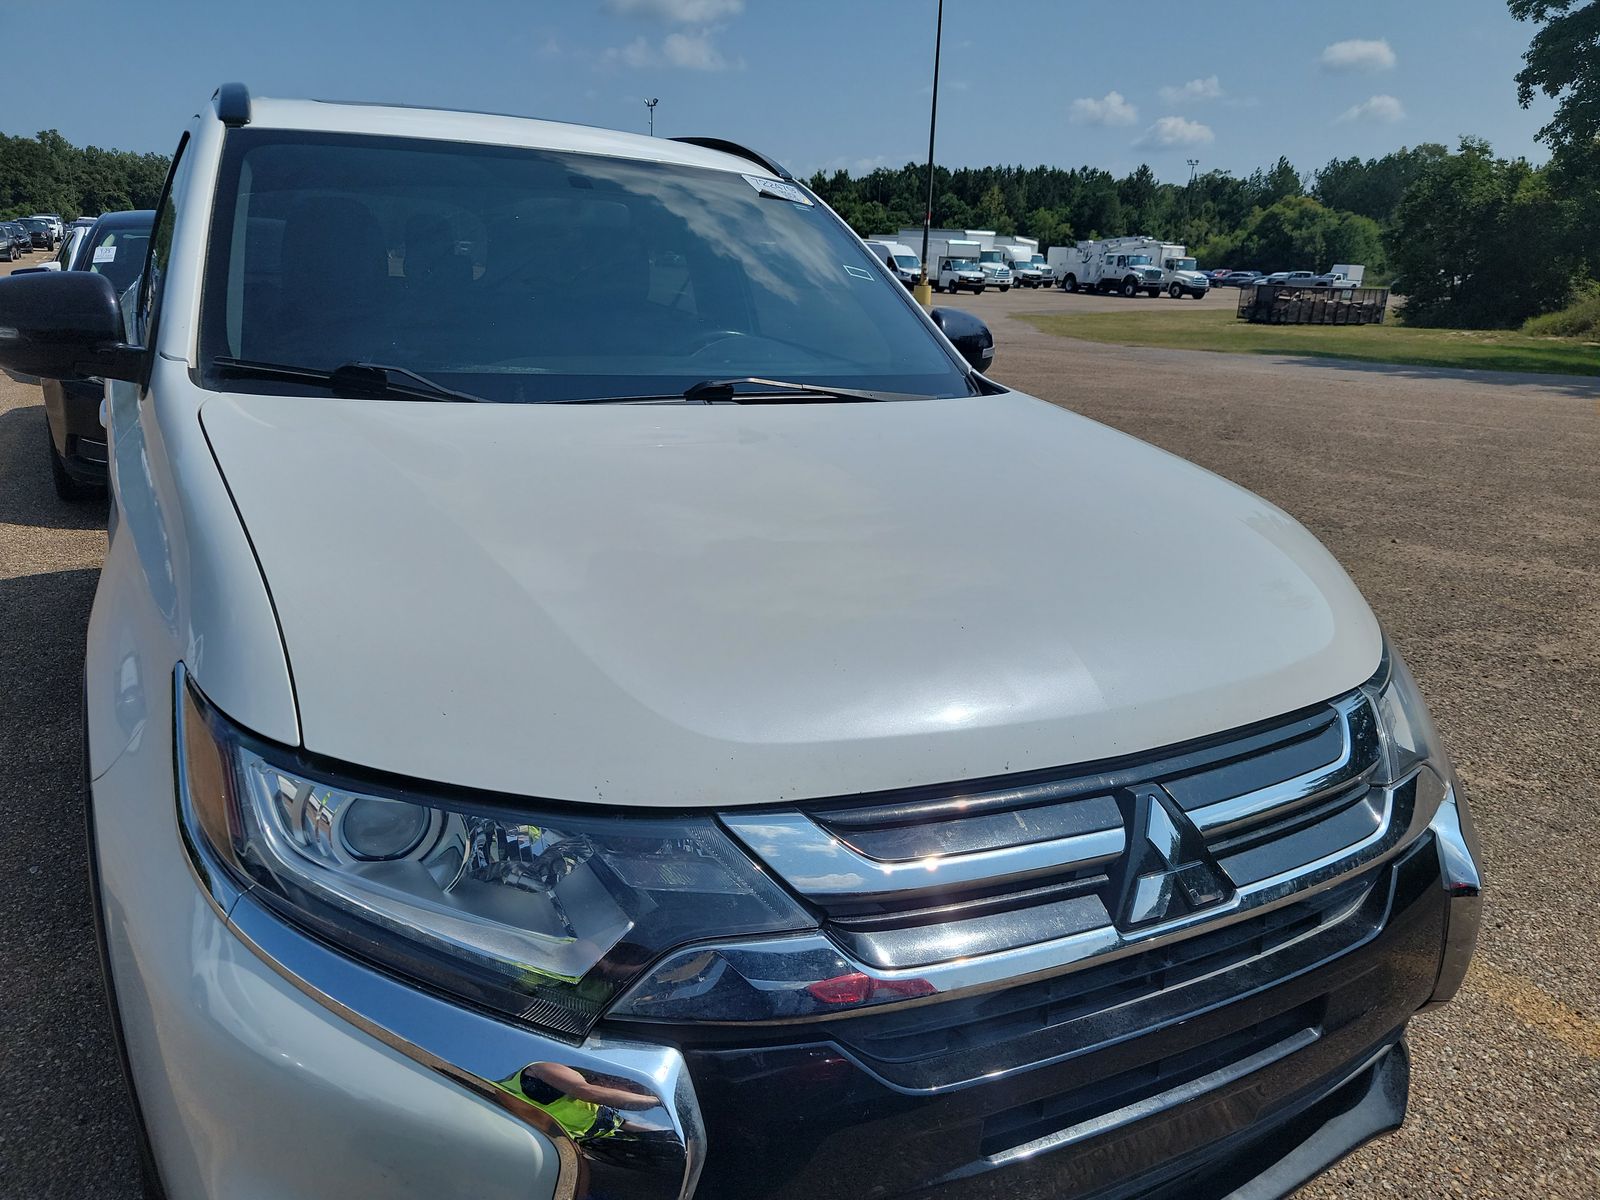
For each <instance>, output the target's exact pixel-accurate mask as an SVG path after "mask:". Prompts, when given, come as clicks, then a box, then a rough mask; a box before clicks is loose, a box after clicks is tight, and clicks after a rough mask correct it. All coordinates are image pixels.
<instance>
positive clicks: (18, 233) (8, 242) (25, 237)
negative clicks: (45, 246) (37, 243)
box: [0, 221, 33, 262]
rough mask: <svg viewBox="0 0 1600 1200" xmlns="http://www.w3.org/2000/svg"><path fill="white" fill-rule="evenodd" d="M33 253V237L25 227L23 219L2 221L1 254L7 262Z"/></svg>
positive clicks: (0, 233) (0, 226)
mask: <svg viewBox="0 0 1600 1200" xmlns="http://www.w3.org/2000/svg"><path fill="white" fill-rule="evenodd" d="M31 253H33V237H32V235H31V234H30V233H29V232H28V231H27V230H26V229H25V228H23V225H22V222H21V221H0V256H4V258H5V260H6V261H7V262H16V261H17V259H19V258H22V257H23V256H24V255H28V254H31Z"/></svg>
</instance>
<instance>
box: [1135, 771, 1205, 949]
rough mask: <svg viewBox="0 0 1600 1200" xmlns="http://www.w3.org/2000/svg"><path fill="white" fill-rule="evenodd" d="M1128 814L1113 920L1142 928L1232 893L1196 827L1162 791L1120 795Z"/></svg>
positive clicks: (1149, 788) (1152, 789) (1143, 789)
mask: <svg viewBox="0 0 1600 1200" xmlns="http://www.w3.org/2000/svg"><path fill="white" fill-rule="evenodd" d="M1123 810H1124V813H1125V814H1126V816H1127V818H1128V822H1129V824H1128V854H1127V860H1126V863H1125V865H1124V868H1123V876H1122V886H1121V894H1120V896H1119V903H1118V906H1117V917H1118V919H1117V923H1118V924H1119V925H1120V926H1121V927H1122V928H1124V929H1142V928H1144V927H1145V926H1149V925H1159V924H1162V923H1163V922H1166V921H1171V920H1174V919H1176V918H1178V917H1184V916H1187V915H1188V914H1190V913H1192V912H1197V911H1198V910H1200V909H1202V908H1209V907H1211V906H1212V905H1213V904H1220V903H1221V902H1222V901H1223V900H1225V899H1227V897H1228V895H1229V894H1230V891H1231V889H1230V887H1229V885H1228V883H1227V881H1226V880H1225V879H1224V877H1223V875H1222V872H1221V871H1220V870H1218V868H1217V865H1216V863H1215V862H1214V861H1212V858H1211V856H1210V854H1208V853H1207V852H1206V847H1205V842H1204V841H1203V840H1202V839H1201V837H1200V831H1199V830H1197V829H1196V828H1195V827H1194V825H1193V824H1192V823H1191V822H1190V820H1189V818H1188V817H1186V816H1184V815H1183V811H1182V810H1181V809H1180V808H1179V807H1178V806H1177V804H1176V803H1175V802H1174V801H1173V799H1172V797H1170V796H1168V795H1167V794H1166V792H1165V791H1163V790H1162V789H1161V788H1159V787H1155V786H1153V785H1145V786H1142V787H1139V788H1136V789H1135V790H1133V791H1132V792H1130V793H1127V794H1125V796H1124V797H1123Z"/></svg>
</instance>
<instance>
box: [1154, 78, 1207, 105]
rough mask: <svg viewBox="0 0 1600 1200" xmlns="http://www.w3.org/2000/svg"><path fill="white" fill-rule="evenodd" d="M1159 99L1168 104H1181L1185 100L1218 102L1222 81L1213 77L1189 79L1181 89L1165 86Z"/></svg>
mask: <svg viewBox="0 0 1600 1200" xmlns="http://www.w3.org/2000/svg"><path fill="white" fill-rule="evenodd" d="M1161 98H1162V99H1163V100H1165V101H1166V102H1167V103H1168V104H1182V103H1184V102H1185V101H1187V100H1220V99H1221V98H1222V81H1221V80H1220V79H1218V78H1217V77H1216V76H1215V75H1207V76H1206V77H1205V78H1204V79H1191V80H1189V82H1188V83H1186V84H1184V85H1183V86H1182V87H1172V86H1170V85H1169V86H1167V87H1164V88H1162V89H1161Z"/></svg>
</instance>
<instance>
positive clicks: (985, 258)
mask: <svg viewBox="0 0 1600 1200" xmlns="http://www.w3.org/2000/svg"><path fill="white" fill-rule="evenodd" d="M978 261H979V262H986V263H997V262H1005V258H1004V256H1002V255H1001V253H1000V251H998V250H984V251H982V252H981V253H980V254H979V255H978Z"/></svg>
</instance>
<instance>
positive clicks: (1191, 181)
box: [1184, 158, 1200, 187]
mask: <svg viewBox="0 0 1600 1200" xmlns="http://www.w3.org/2000/svg"><path fill="white" fill-rule="evenodd" d="M1184 161H1185V162H1187V163H1188V164H1189V186H1191V187H1193V186H1194V172H1195V168H1196V167H1198V166H1199V165H1200V160H1199V159H1198V158H1189V159H1185V160H1184Z"/></svg>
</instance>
